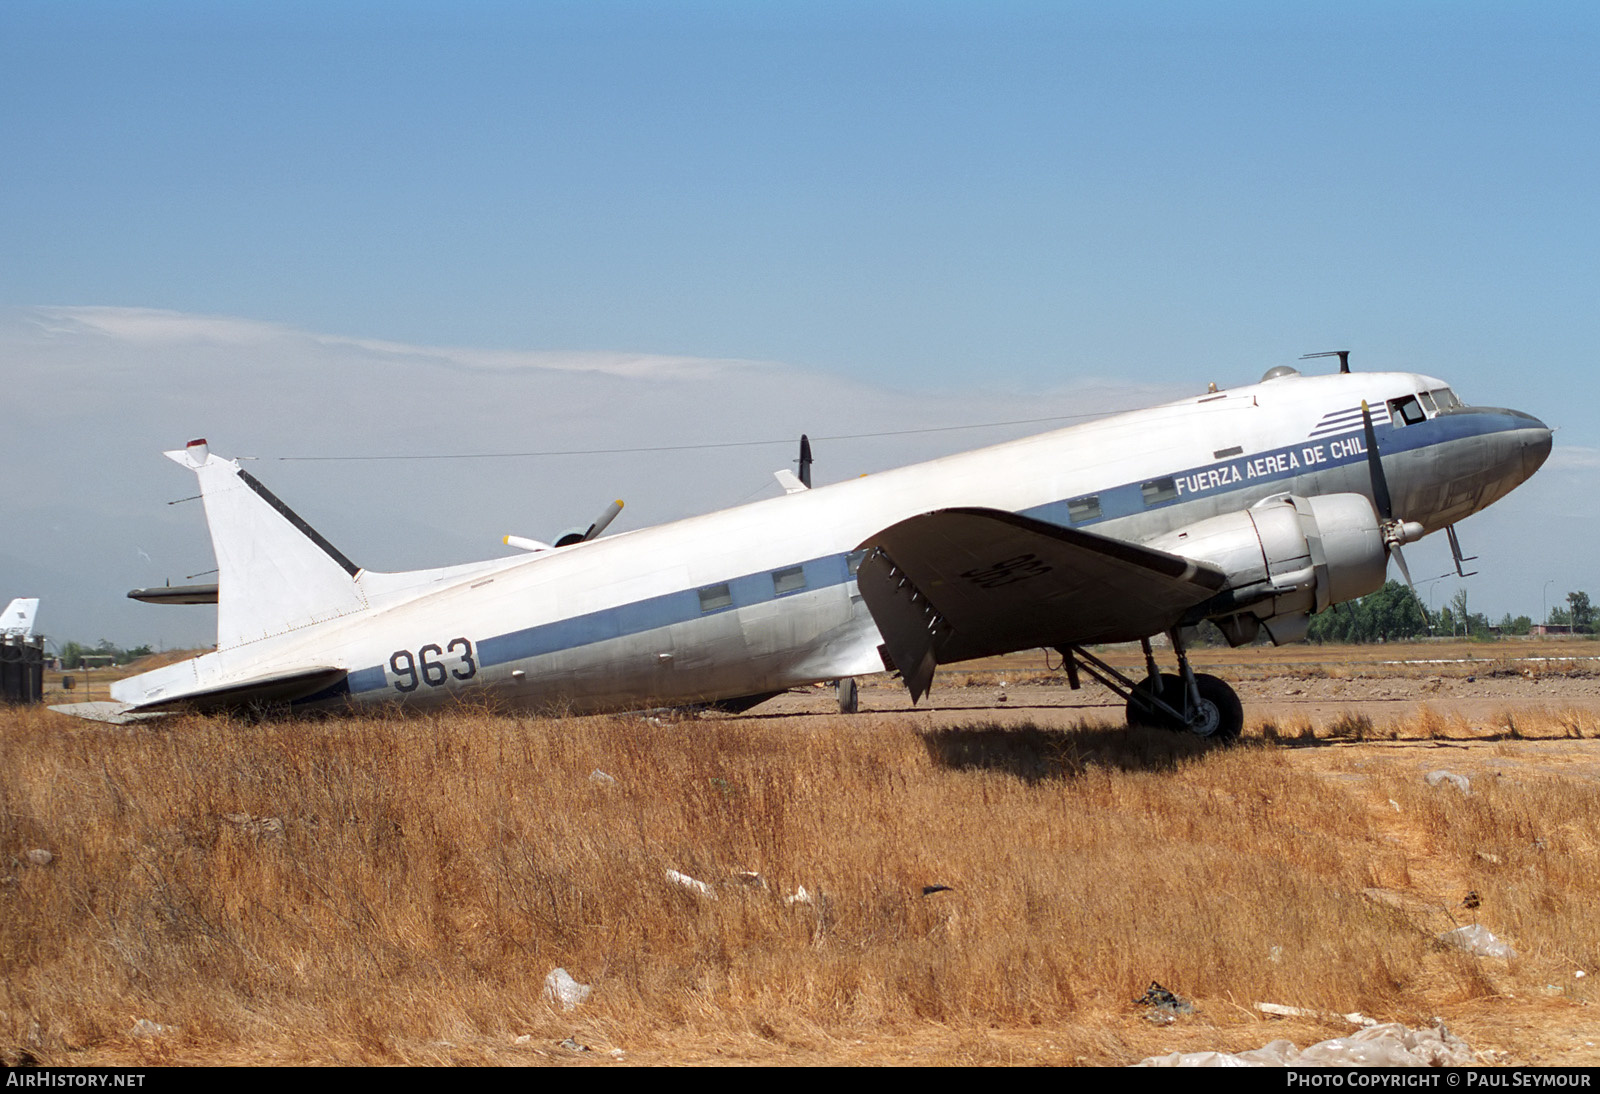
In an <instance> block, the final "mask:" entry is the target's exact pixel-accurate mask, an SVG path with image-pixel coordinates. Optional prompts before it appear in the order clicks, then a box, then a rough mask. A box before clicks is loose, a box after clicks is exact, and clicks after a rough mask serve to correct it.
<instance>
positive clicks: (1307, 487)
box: [115, 373, 1550, 711]
mask: <svg viewBox="0 0 1600 1094" xmlns="http://www.w3.org/2000/svg"><path fill="white" fill-rule="evenodd" d="M1362 400H1365V401H1366V402H1367V403H1368V404H1370V406H1371V408H1372V418H1373V423H1374V427H1375V436H1376V440H1377V444H1378V448H1379V451H1380V452H1381V454H1382V460H1383V466H1384V469H1385V471H1386V473H1387V476H1388V482H1389V484H1390V489H1391V493H1392V495H1393V502H1394V510H1395V512H1396V514H1397V515H1401V516H1403V517H1404V519H1405V520H1407V521H1414V522H1417V523H1418V524H1420V525H1422V527H1423V529H1424V531H1426V532H1432V531H1436V530H1438V529H1440V528H1443V527H1445V526H1446V525H1450V524H1453V523H1455V522H1456V521H1459V520H1461V519H1462V518H1464V517H1466V516H1468V515H1470V514H1471V513H1474V512H1477V511H1478V510H1480V509H1482V508H1484V507H1485V506H1487V505H1489V504H1490V503H1492V502H1493V501H1495V500H1497V499H1498V498H1500V497H1502V496H1504V495H1505V494H1506V493H1508V492H1509V491H1510V490H1511V489H1513V488H1514V487H1515V486H1517V485H1518V484H1519V483H1521V482H1522V481H1524V480H1525V479H1526V478H1528V476H1530V475H1531V474H1533V472H1534V471H1535V470H1537V469H1538V467H1539V466H1540V465H1541V464H1542V463H1543V461H1544V459H1545V458H1546V456H1547V455H1548V453H1549V451H1550V431H1549V429H1548V428H1546V427H1545V426H1544V424H1543V423H1541V422H1539V421H1538V420H1537V419H1534V418H1531V417H1529V416H1527V415H1525V414H1521V413H1519V412H1516V411H1509V410H1500V409H1491V408H1475V407H1469V406H1463V405H1461V404H1459V403H1458V402H1457V401H1456V400H1455V397H1454V396H1453V395H1452V394H1450V392H1449V389H1448V387H1447V385H1446V384H1444V383H1443V382H1442V381H1439V380H1435V379H1432V378H1429V377H1425V376H1419V375H1416V374H1412V373H1353V374H1340V375H1331V376H1300V375H1298V374H1295V375H1288V376H1283V377H1280V378H1277V379H1272V380H1266V381H1263V382H1262V383H1259V384H1255V385H1251V386H1249V387H1243V388H1238V389H1234V390H1227V391H1220V392H1216V393H1214V394H1208V395H1202V396H1199V397H1195V398H1188V399H1183V400H1179V401H1177V402H1173V403H1168V404H1166V405H1163V406H1159V407H1155V408H1152V409H1148V410H1141V411H1135V412H1132V413H1127V414H1119V415H1115V416H1112V417H1108V418H1105V419H1101V420H1098V421H1094V422H1090V423H1087V424H1083V425H1077V426H1072V427H1070V428H1066V429H1061V430H1056V431H1053V432H1050V433H1045V434H1041V435H1038V436H1034V437H1028V438H1025V439H1022V440H1017V441H1012V442H1008V443H1005V444H999V445H995V446H992V447H988V448H983V449H978V450H975V451H971V452H966V453H962V454H959V455H954V456H949V457H945V458H943V459H938V460H933V461H931V462H927V463H922V464H917V465H913V466H909V467H904V468H899V469H897V470H893V471H888V472H883V473H880V474H873V475H869V476H865V477H862V478H859V479H852V480H848V481H844V482H839V483H834V484H831V485H826V486H820V487H817V488H815V489H811V490H803V491H797V492H795V493H792V494H786V495H785V496H783V497H779V498H773V499H770V500H766V501H760V502H756V503H753V504H750V505H744V506H740V507H738V508H734V509H728V510H723V511H720V512H716V513H710V514H707V515H705V516H699V517H692V518H689V519H685V520H680V521H675V522H673V523H669V524H665V525H661V526H658V527H653V528H646V529H642V530H638V531H632V532H626V533H622V534H618V535H613V536H609V537H605V538H601V539H597V540H593V541H590V542H586V543H580V544H576V545H573V546H568V547H563V548H559V549H555V550H551V551H545V552H541V553H538V554H532V555H522V556H518V557H513V558H505V559H496V560H492V561H489V562H485V563H481V564H477V565H472V566H465V567H453V568H451V569H449V570H445V571H436V572H428V573H426V574H422V575H415V578H416V579H415V580H414V581H411V582H409V583H408V582H407V581H406V580H405V579H406V578H407V575H384V574H367V573H365V572H361V573H358V574H357V575H356V576H355V578H354V581H355V587H356V588H357V589H358V590H359V591H360V595H359V596H358V597H357V598H356V600H355V601H353V602H352V603H350V604H346V605H344V606H342V607H340V608H338V609H337V610H333V611H330V612H329V613H327V614H326V617H324V618H313V619H312V620H311V621H308V622H307V623H305V624H304V625H302V626H298V627H295V628H292V629H286V630H283V631H282V632H281V633H261V634H259V635H240V636H238V637H237V639H236V640H234V641H232V642H231V643H230V642H229V641H227V640H224V641H223V642H222V644H221V645H220V646H219V649H218V650H217V651H216V652H215V653H211V654H207V655H205V656H203V657H200V658H197V659H196V660H194V661H192V662H188V663H186V664H184V665H177V666H171V667H169V668H167V669H161V670H156V671H155V672H153V673H147V674H144V675H143V676H139V677H134V678H132V679H130V680H127V681H124V682H123V683H122V684H120V685H118V687H117V689H116V690H115V694H116V697H117V698H118V699H119V700H120V701H122V702H124V703H130V704H133V705H135V706H140V705H144V706H152V705H155V704H159V703H161V702H162V701H163V697H164V696H175V695H179V694H182V693H184V692H187V691H193V690H195V689H197V688H200V689H210V690H211V691H213V692H215V691H216V690H217V689H220V688H225V687H227V686H228V685H229V681H230V680H245V679H259V678H261V677H262V676H263V675H264V674H270V673H273V672H281V673H282V674H284V675H286V676H290V675H293V674H295V673H297V672H304V671H306V670H308V669H311V668H314V667H326V668H328V669H330V670H343V671H344V672H345V673H346V674H347V675H345V676H344V677H343V678H342V679H340V680H339V681H338V682H337V683H336V684H334V685H333V686H331V687H330V688H328V689H326V690H325V691H323V692H321V693H319V694H313V695H311V696H308V697H304V699H303V700H302V701H309V702H313V703H342V702H356V703H374V702H376V703H388V702H395V701H402V702H405V703H408V704H416V703H438V702H442V701H445V700H448V699H454V698H466V697H472V696H482V697H485V698H487V699H490V700H491V701H493V702H495V703H498V704H506V705H511V706H516V707H523V708H533V709H548V710H562V711H589V710H603V709H631V708H639V707H644V706H657V705H674V704H684V703H693V702H704V701H712V700H725V699H734V698H738V697H745V696H758V695H762V694H765V693H772V692H778V691H781V690H784V689H786V688H790V687H794V686H798V685H803V684H808V683H813V682H817V681H824V680H833V679H838V678H841V677H850V676H859V675H865V674H869V673H873V672H878V671H882V670H883V669H884V667H885V666H884V660H883V656H882V654H881V653H880V651H879V647H880V645H881V644H882V642H883V639H882V638H881V637H880V635H879V631H878V628H877V626H876V625H875V623H874V620H873V617H872V614H871V613H870V612H869V611H868V609H867V607H866V606H865V605H864V603H863V601H862V598H861V596H860V594H859V592H858V590H857V588H856V582H855V579H854V573H855V570H854V566H855V564H856V563H857V562H858V561H859V552H857V550H856V548H857V547H858V545H860V544H862V543H863V542H864V541H866V540H868V539H869V537H871V536H872V535H873V534H874V533H875V532H877V531H878V530H879V529H882V528H885V527H886V526H888V525H891V524H893V523H894V522H896V521H899V520H902V519H905V518H909V517H913V516H916V515H917V514H921V513H926V512H929V511H932V510H939V509H947V508H953V507H983V508H987V509H994V510H1004V511H1006V512H1009V513H1016V514H1021V515H1024V516H1027V517H1032V518H1035V519H1037V520H1040V521H1045V522H1049V523H1051V524H1054V525H1059V526H1062V527H1071V528H1078V529H1082V530H1084V531H1087V532H1091V533H1095V534H1098V535H1102V536H1109V537H1113V538H1115V539H1118V540H1122V541H1126V542H1132V543H1145V542H1147V541H1149V540H1151V539H1154V538H1156V537H1159V536H1162V535H1164V534H1166V533H1171V532H1173V531H1175V530H1177V529H1180V528H1184V527H1186V526H1188V525H1191V524H1194V523H1195V522H1198V521H1202V520H1205V519H1207V518H1210V517H1216V516H1219V515H1222V514H1227V513H1233V512H1238V511H1242V510H1245V509H1248V508H1250V507H1251V506H1253V505H1255V504H1256V503H1258V502H1261V501H1263V499H1267V498H1271V497H1273V496H1274V495H1282V494H1286V493H1287V494H1294V495H1298V496H1301V497H1317V496H1321V495H1327V494H1361V495H1364V496H1366V497H1368V498H1370V497H1371V496H1372V487H1371V477H1370V472H1369V467H1368V456H1367V444H1366V440H1365V438H1364V433H1363V424H1362V419H1361V413H1360V406H1361V402H1362ZM208 504H209V503H208ZM224 573H226V571H224ZM229 593H230V590H229V588H228V586H227V584H226V581H225V580H224V583H223V586H222V589H221V596H222V598H223V603H224V606H225V605H226V599H227V597H228V596H229ZM224 610H225V607H224Z"/></svg>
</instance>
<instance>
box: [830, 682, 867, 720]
mask: <svg viewBox="0 0 1600 1094" xmlns="http://www.w3.org/2000/svg"><path fill="white" fill-rule="evenodd" d="M834 687H835V690H836V692H837V694H838V697H839V713H840V714H855V713H857V712H858V711H860V709H861V692H860V690H859V689H858V688H857V687H856V678H855V677H854V676H845V677H842V678H840V680H839V681H838V683H836V684H835V685H834Z"/></svg>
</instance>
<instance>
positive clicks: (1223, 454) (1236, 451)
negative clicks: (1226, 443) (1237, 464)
mask: <svg viewBox="0 0 1600 1094" xmlns="http://www.w3.org/2000/svg"><path fill="white" fill-rule="evenodd" d="M1243 453H1244V445H1242V444H1236V445H1233V446H1232V447H1230V448H1219V449H1217V450H1216V451H1215V452H1213V453H1211V458H1212V459H1214V460H1226V459H1231V458H1232V457H1234V456H1238V455H1242V454H1243Z"/></svg>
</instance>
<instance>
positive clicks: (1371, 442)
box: [1361, 399, 1433, 633]
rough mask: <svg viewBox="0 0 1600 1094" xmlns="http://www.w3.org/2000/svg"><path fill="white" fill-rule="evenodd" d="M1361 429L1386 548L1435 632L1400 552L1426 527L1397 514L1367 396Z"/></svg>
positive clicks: (1417, 538) (1373, 496)
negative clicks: (1399, 517)
mask: <svg viewBox="0 0 1600 1094" xmlns="http://www.w3.org/2000/svg"><path fill="white" fill-rule="evenodd" d="M1361 429H1362V432H1363V433H1365V434H1366V440H1367V470H1368V471H1369V472H1370V473H1371V474H1372V504H1373V506H1374V507H1375V508H1376V509H1377V510H1378V521H1379V525H1378V526H1379V529H1380V530H1381V531H1382V533H1383V546H1384V549H1385V550H1386V551H1388V553H1389V557H1390V558H1392V559H1394V561H1395V564H1396V565H1397V566H1399V567H1400V576H1401V577H1403V578H1405V580H1406V588H1408V589H1410V590H1411V596H1412V599H1414V600H1415V601H1416V602H1417V610H1418V611H1420V612H1421V613H1422V623H1423V625H1424V626H1426V627H1427V628H1428V631H1429V633H1432V631H1433V622H1432V621H1431V620H1430V619H1429V618H1428V609H1427V606H1426V605H1425V604H1423V602H1422V594H1421V593H1419V592H1417V586H1416V584H1415V583H1414V582H1412V580H1411V568H1410V567H1409V566H1407V565H1406V556H1405V555H1403V554H1402V553H1401V552H1400V545H1401V544H1402V543H1415V542H1416V541H1417V540H1419V539H1421V538H1422V536H1423V527H1422V525H1420V524H1418V523H1417V522H1416V521H1414V520H1400V519H1398V518H1397V517H1396V516H1395V515H1394V500H1393V499H1392V498H1391V497H1390V495H1389V478H1388V476H1387V475H1385V474H1384V472H1383V457H1382V455H1381V454H1380V453H1379V452H1378V434H1377V431H1376V430H1374V429H1373V428H1372V410H1371V408H1369V407H1368V406H1367V401H1366V400H1365V399H1362V400H1361Z"/></svg>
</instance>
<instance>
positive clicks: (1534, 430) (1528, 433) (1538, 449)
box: [1522, 418, 1551, 479]
mask: <svg viewBox="0 0 1600 1094" xmlns="http://www.w3.org/2000/svg"><path fill="white" fill-rule="evenodd" d="M1550 445H1551V430H1550V427H1549V426H1547V425H1545V424H1544V423H1543V422H1541V421H1540V420H1539V419H1537V418H1534V419H1532V420H1531V421H1530V422H1529V423H1528V425H1527V427H1526V428H1525V429H1523V430H1522V477H1523V479H1529V478H1532V477H1533V473H1534V472H1535V471H1537V470H1539V468H1541V467H1543V466H1544V461H1545V460H1548V459H1549V458H1550Z"/></svg>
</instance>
